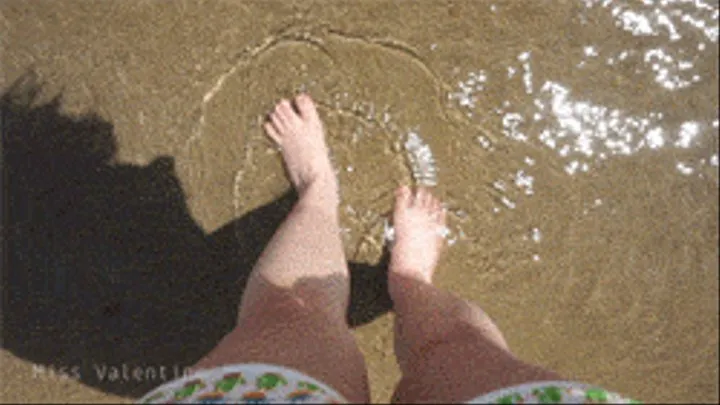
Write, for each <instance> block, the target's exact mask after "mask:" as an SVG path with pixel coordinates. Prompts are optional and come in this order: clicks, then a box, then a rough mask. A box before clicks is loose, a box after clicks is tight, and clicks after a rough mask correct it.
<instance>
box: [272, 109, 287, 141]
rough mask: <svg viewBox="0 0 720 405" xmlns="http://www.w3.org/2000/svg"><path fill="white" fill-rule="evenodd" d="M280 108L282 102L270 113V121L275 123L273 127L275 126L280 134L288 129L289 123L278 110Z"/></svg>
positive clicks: (276, 131)
mask: <svg viewBox="0 0 720 405" xmlns="http://www.w3.org/2000/svg"><path fill="white" fill-rule="evenodd" d="M279 108H280V104H278V105H277V106H276V107H275V111H273V112H272V113H271V114H270V121H271V123H272V125H273V128H275V133H276V134H278V135H282V134H283V133H284V132H285V131H287V128H288V123H287V122H286V121H285V119H284V118H283V117H282V114H280V112H279V111H278V109H279Z"/></svg>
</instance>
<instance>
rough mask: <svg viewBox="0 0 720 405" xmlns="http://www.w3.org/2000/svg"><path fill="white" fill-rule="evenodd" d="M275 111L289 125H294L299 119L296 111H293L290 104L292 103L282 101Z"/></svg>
mask: <svg viewBox="0 0 720 405" xmlns="http://www.w3.org/2000/svg"><path fill="white" fill-rule="evenodd" d="M275 111H276V112H277V113H278V115H280V117H281V118H282V120H283V122H285V123H287V124H288V125H292V124H294V123H295V121H296V120H297V119H298V116H297V114H296V113H295V110H293V107H292V104H290V101H288V100H285V99H283V100H282V101H280V103H278V105H277V108H276V109H275Z"/></svg>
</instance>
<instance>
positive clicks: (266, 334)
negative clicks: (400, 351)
mask: <svg viewBox="0 0 720 405" xmlns="http://www.w3.org/2000/svg"><path fill="white" fill-rule="evenodd" d="M263 301H264V302H263V304H262V305H254V306H253V308H250V309H248V310H244V311H243V312H242V316H241V318H240V320H239V322H238V325H237V327H236V328H235V329H234V330H233V331H232V332H230V333H229V334H228V335H226V336H225V337H224V338H223V339H222V340H221V341H220V343H219V344H218V345H217V347H215V348H214V349H213V350H212V351H211V352H210V353H209V354H208V355H207V356H206V357H205V358H203V359H202V360H200V362H198V363H197V364H196V365H195V366H194V367H193V369H194V370H199V369H206V368H211V367H217V366H221V365H226V364H237V363H268V364H276V365H281V366H286V367H291V368H294V369H296V370H299V371H302V372H303V373H306V374H308V375H309V376H311V377H313V378H316V379H318V380H320V381H322V382H324V383H325V384H327V385H329V386H330V387H332V388H333V389H335V390H337V391H338V392H340V393H341V394H342V395H343V396H345V398H346V399H347V400H349V401H352V402H368V401H369V399H370V398H369V397H370V394H369V388H368V381H367V371H366V368H365V360H364V359H363V356H362V353H361V352H360V350H359V349H358V347H357V345H356V343H355V338H354V337H353V335H352V333H351V332H350V330H349V328H348V327H347V324H346V323H345V321H344V319H342V320H340V319H336V318H337V317H336V316H331V315H330V314H328V313H324V312H323V311H321V310H317V309H311V308H309V307H307V306H306V305H304V304H303V303H302V302H300V301H298V300H295V299H293V298H291V297H288V296H278V297H267V299H264V300H263Z"/></svg>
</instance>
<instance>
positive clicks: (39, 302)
mask: <svg viewBox="0 0 720 405" xmlns="http://www.w3.org/2000/svg"><path fill="white" fill-rule="evenodd" d="M39 91H40V85H39V84H38V82H37V77H36V76H35V75H34V74H32V73H28V74H26V75H25V76H23V77H21V78H20V79H18V80H17V81H16V82H15V83H14V84H13V85H12V86H11V87H10V88H9V89H7V90H6V91H5V93H4V94H3V96H2V101H1V103H2V122H1V125H2V159H3V182H2V193H3V199H2V209H3V210H2V212H3V222H2V227H3V242H4V243H3V253H4V263H3V265H2V280H1V284H2V287H1V288H2V290H1V293H2V347H3V348H4V349H6V350H8V351H10V352H12V353H13V354H14V355H16V356H18V357H20V358H23V359H26V360H28V361H30V362H32V363H34V364H36V366H35V367H34V370H33V374H35V376H36V377H37V378H51V377H52V378H56V377H58V376H60V377H65V378H74V379H79V380H80V381H81V382H82V383H84V384H87V385H89V386H92V387H95V388H98V389H100V390H103V391H104V392H108V393H112V394H116V395H120V396H125V397H130V398H137V397H139V396H141V395H143V394H144V393H146V392H147V391H149V390H151V389H152V388H154V387H155V386H156V385H158V384H160V383H162V382H163V381H166V380H162V379H161V378H162V376H164V377H165V378H166V379H168V380H169V379H172V378H174V377H176V376H180V374H181V373H182V372H183V371H182V370H183V369H184V368H185V367H187V366H190V365H192V364H194V363H195V362H196V361H197V360H199V359H200V358H201V357H202V356H203V355H205V354H206V353H207V352H208V351H209V350H210V349H211V348H212V347H214V345H215V344H216V343H217V342H218V341H219V340H220V339H221V338H222V337H223V336H224V335H225V334H226V333H227V332H229V331H230V330H231V329H232V327H233V326H234V323H235V319H236V316H237V312H238V303H239V302H240V298H241V296H242V291H243V289H244V286H245V283H246V280H247V276H248V274H249V272H250V270H251V268H252V266H253V264H254V262H255V261H256V259H257V258H258V256H259V255H260V253H261V251H262V249H263V247H264V246H265V245H266V243H267V242H268V241H269V239H270V237H271V236H272V234H273V232H274V231H275V229H276V228H277V227H278V225H279V224H280V222H281V221H282V219H283V218H284V217H285V216H286V214H287V213H288V212H289V210H290V208H291V207H292V205H293V203H294V201H295V200H296V196H295V195H294V194H293V193H287V194H285V195H284V196H282V197H281V198H279V199H278V200H276V201H274V202H272V203H270V204H268V205H265V206H263V207H261V208H258V209H256V210H254V211H252V212H250V213H248V214H247V215H245V216H244V217H242V218H239V219H237V220H234V221H233V222H231V223H228V224H227V225H225V226H224V227H222V228H221V229H219V230H218V231H217V232H215V233H213V234H211V235H208V234H205V233H204V231H203V230H202V229H201V228H200V227H199V226H198V225H197V224H196V223H195V221H194V220H193V218H192V217H191V215H190V213H189V211H188V208H187V205H186V201H185V195H184V193H183V190H182V188H181V186H180V182H179V181H178V179H177V177H176V175H175V172H174V167H173V158H171V157H159V158H157V159H155V160H154V161H153V162H152V163H150V164H148V165H147V166H138V165H131V164H121V163H117V162H115V161H114V155H115V153H116V143H115V138H114V135H113V127H112V124H110V123H108V122H106V121H104V120H102V119H101V118H100V117H98V116H96V115H94V114H88V115H83V116H78V117H73V116H68V115H64V114H62V113H61V112H60V102H61V100H60V97H59V96H58V97H56V98H55V99H54V100H52V101H51V102H48V103H44V104H38V103H37V102H36V99H37V95H38V94H39ZM350 268H351V274H352V277H351V279H352V281H351V283H352V295H351V304H350V307H349V309H348V322H349V324H350V325H351V326H357V325H361V324H363V323H366V322H369V321H371V320H373V319H374V318H376V317H378V316H379V315H381V314H383V313H385V312H387V311H388V310H389V309H390V307H391V300H390V298H389V296H388V294H387V277H386V269H387V255H385V256H384V258H383V260H381V262H380V263H379V264H377V265H369V264H363V263H350ZM136 367H141V369H142V370H147V369H150V368H154V369H155V371H156V373H157V375H155V377H154V378H149V377H148V376H150V375H151V374H148V373H145V372H144V373H145V374H142V375H140V374H138V375H135V374H134V373H136V372H137V370H136ZM160 374H162V376H161V375H160ZM137 376H140V378H137Z"/></svg>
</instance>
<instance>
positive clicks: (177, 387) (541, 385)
mask: <svg viewBox="0 0 720 405" xmlns="http://www.w3.org/2000/svg"><path fill="white" fill-rule="evenodd" d="M347 402H348V401H347V400H345V398H343V396H342V395H340V393H338V392H337V391H335V390H333V389H332V388H330V387H329V386H327V385H326V384H324V383H322V382H321V381H318V380H316V379H314V378H312V377H310V376H308V375H306V374H304V373H302V372H300V371H297V370H293V369H290V368H287V367H281V366H275V365H269V364H261V363H252V364H235V365H228V366H223V367H218V368H213V369H208V370H201V371H198V372H196V373H194V374H192V375H188V376H185V377H183V378H180V379H177V380H174V381H171V382H169V383H167V384H164V385H162V386H160V387H158V388H156V389H154V390H153V391H151V392H150V393H148V394H147V395H145V396H144V397H143V398H141V399H140V401H139V403H202V404H224V403H240V404H279V403H291V404H302V403H314V404H343V403H347ZM467 403H469V404H473V403H483V404H486V403H495V404H516V403H525V404H527V403H545V404H547V403H555V404H562V403H575V404H577V403H638V402H636V401H633V400H630V399H627V398H624V397H622V396H620V395H618V394H615V393H612V392H608V391H606V390H604V389H601V388H597V387H593V386H590V385H586V384H581V383H575V382H569V381H544V382H534V383H529V384H522V385H518V386H514V387H509V388H503V389H500V390H497V391H493V392H491V393H488V394H484V395H481V396H479V397H477V398H473V399H472V400H470V401H468V402H467Z"/></svg>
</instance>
